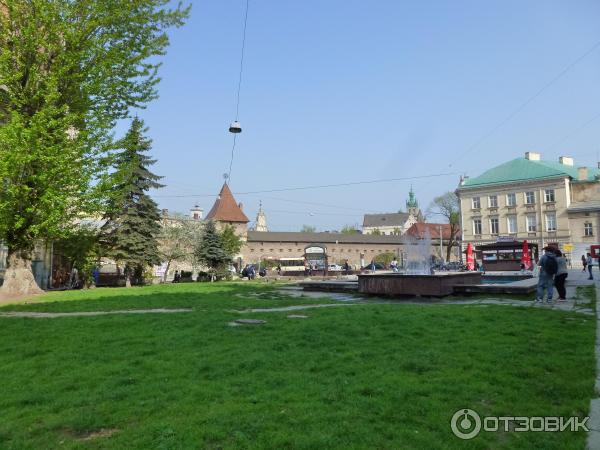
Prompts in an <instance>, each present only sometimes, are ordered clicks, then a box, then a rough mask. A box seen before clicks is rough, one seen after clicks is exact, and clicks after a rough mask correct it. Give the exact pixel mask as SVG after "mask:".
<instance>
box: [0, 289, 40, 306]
mask: <svg viewBox="0 0 600 450" xmlns="http://www.w3.org/2000/svg"><path fill="white" fill-rule="evenodd" d="M43 295H44V294H36V295H9V294H4V293H3V292H0V305H8V304H10V303H17V302H20V301H21V300H29V299H35V298H39V297H42V296H43Z"/></svg>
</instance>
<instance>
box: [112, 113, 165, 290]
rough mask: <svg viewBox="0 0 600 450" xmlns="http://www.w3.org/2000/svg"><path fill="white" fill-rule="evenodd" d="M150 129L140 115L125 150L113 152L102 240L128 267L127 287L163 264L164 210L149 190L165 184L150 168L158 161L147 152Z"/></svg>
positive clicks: (150, 142) (130, 130) (121, 144)
mask: <svg viewBox="0 0 600 450" xmlns="http://www.w3.org/2000/svg"><path fill="white" fill-rule="evenodd" d="M146 131H147V129H145V128H144V122H143V121H142V120H141V119H139V118H137V117H136V118H135V119H134V120H133V122H132V123H131V128H130V129H129V131H128V132H127V134H126V136H125V137H124V138H123V139H122V140H121V141H120V143H119V144H120V147H122V151H121V152H119V153H117V154H115V155H113V158H112V159H113V164H114V168H115V171H114V173H112V174H111V176H110V178H109V180H112V181H111V183H110V184H111V186H112V191H111V193H110V196H109V201H108V205H107V212H106V215H105V217H104V218H105V219H106V222H105V223H104V225H103V226H102V237H101V242H102V244H103V245H104V246H105V247H106V248H107V250H108V256H110V257H111V258H113V259H114V260H115V261H116V262H117V264H119V265H121V266H122V267H123V268H124V269H125V276H126V278H127V286H130V285H131V277H132V276H133V275H134V274H136V276H137V277H140V276H141V274H142V273H143V272H144V269H145V268H146V267H147V266H148V265H152V264H158V263H160V257H159V251H158V239H157V238H158V236H159V235H160V233H161V225H160V212H159V210H158V206H157V204H156V202H155V201H154V200H153V199H152V198H151V197H150V196H149V195H148V191H149V190H150V189H157V188H161V187H163V185H162V184H160V183H159V182H158V181H159V180H160V179H161V178H162V177H159V176H157V175H154V174H153V173H152V172H150V170H149V167H150V166H151V165H152V164H154V163H155V162H156V160H154V159H152V158H150V157H149V156H148V155H146V154H145V152H147V151H149V150H150V149H151V148H152V141H151V140H150V139H148V138H146V137H144V133H145V132H146Z"/></svg>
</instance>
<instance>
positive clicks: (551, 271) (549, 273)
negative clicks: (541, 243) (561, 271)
mask: <svg viewBox="0 0 600 450" xmlns="http://www.w3.org/2000/svg"><path fill="white" fill-rule="evenodd" d="M544 251H545V252H546V253H544V256H542V257H541V258H540V262H539V263H538V266H540V275H539V279H538V284H537V298H536V300H535V301H536V303H543V302H544V291H546V292H547V297H546V302H547V303H549V304H551V303H552V293H553V292H552V289H553V283H554V275H556V272H558V263H557V261H556V257H555V255H554V252H555V250H554V248H552V247H544Z"/></svg>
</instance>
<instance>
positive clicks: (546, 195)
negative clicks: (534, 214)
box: [544, 189, 554, 203]
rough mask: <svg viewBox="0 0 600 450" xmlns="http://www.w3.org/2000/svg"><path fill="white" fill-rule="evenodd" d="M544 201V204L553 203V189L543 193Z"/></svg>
mask: <svg viewBox="0 0 600 450" xmlns="http://www.w3.org/2000/svg"><path fill="white" fill-rule="evenodd" d="M544 200H545V201H546V203H552V202H554V189H546V191H545V192H544Z"/></svg>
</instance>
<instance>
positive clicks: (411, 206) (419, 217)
mask: <svg viewBox="0 0 600 450" xmlns="http://www.w3.org/2000/svg"><path fill="white" fill-rule="evenodd" d="M406 212H407V213H408V214H409V215H410V216H412V217H413V218H414V219H415V221H416V222H423V214H422V213H421V210H420V209H419V202H418V200H417V197H416V196H415V193H414V192H413V187H412V186H411V187H410V191H409V193H408V200H406Z"/></svg>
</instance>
